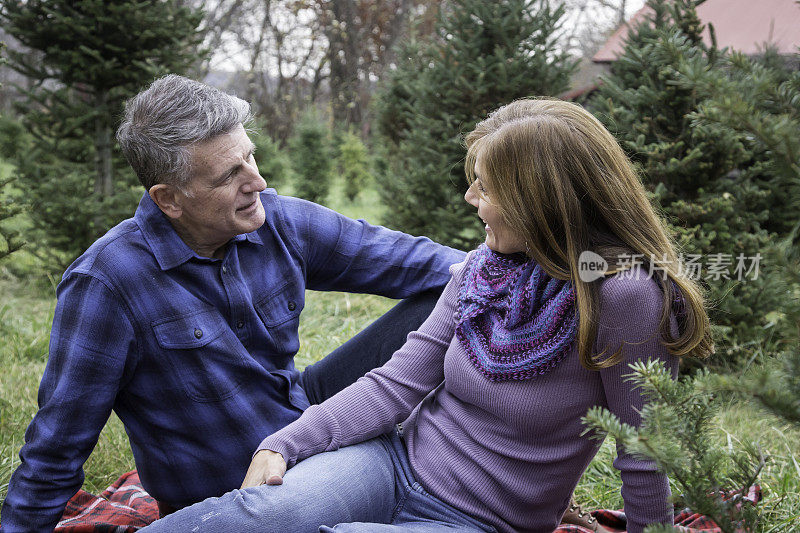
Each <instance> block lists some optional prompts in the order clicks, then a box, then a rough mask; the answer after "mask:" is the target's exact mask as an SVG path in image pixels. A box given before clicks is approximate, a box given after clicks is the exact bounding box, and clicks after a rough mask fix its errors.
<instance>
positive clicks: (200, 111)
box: [117, 74, 252, 190]
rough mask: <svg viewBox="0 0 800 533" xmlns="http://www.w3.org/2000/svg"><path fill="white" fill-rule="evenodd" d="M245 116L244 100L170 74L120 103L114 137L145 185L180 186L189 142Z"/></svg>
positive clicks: (245, 119) (222, 130)
mask: <svg viewBox="0 0 800 533" xmlns="http://www.w3.org/2000/svg"><path fill="white" fill-rule="evenodd" d="M251 119H252V115H251V114H250V104H248V103H247V102H245V101H244V100H242V99H240V98H237V97H235V96H231V95H229V94H225V93H224V92H222V91H220V90H219V89H215V88H214V87H211V86H210V85H206V84H205V83H200V82H197V81H194V80H190V79H188V78H184V77H183V76H177V75H175V74H170V75H168V76H164V77H163V78H159V79H157V80H155V81H154V82H153V83H152V84H151V85H150V87H148V88H147V89H145V90H143V91H142V92H140V93H139V94H137V95H136V96H134V97H133V98H131V99H130V100H128V101H127V102H126V103H125V118H124V120H123V121H122V124H121V125H120V127H119V129H118V130H117V140H118V141H119V145H120V148H121V149H122V153H123V154H124V155H125V158H126V159H127V160H128V163H130V165H131V167H133V170H134V172H136V175H137V176H138V177H139V181H140V182H141V183H142V185H144V187H145V189H148V190H149V189H150V187H152V186H153V185H156V184H158V183H168V184H171V185H175V186H177V187H181V188H183V186H184V185H186V184H187V183H188V181H189V178H190V174H191V151H190V148H191V146H192V145H194V144H197V143H200V142H203V141H206V140H208V139H211V138H213V137H216V136H218V135H223V134H225V133H228V132H230V131H231V130H233V129H234V128H235V127H236V126H237V125H239V124H243V125H245V126H246V125H247V124H248V123H249V122H250V120H251Z"/></svg>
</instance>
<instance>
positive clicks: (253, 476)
mask: <svg viewBox="0 0 800 533" xmlns="http://www.w3.org/2000/svg"><path fill="white" fill-rule="evenodd" d="M285 473H286V461H284V460H283V455H281V454H279V453H278V452H273V451H272V450H259V451H258V452H257V453H256V454H255V455H254V456H253V460H252V461H250V467H249V468H248V469H247V474H246V475H245V476H244V481H242V487H241V488H243V489H246V488H247V487H257V486H259V485H280V484H282V483H283V475H284V474H285Z"/></svg>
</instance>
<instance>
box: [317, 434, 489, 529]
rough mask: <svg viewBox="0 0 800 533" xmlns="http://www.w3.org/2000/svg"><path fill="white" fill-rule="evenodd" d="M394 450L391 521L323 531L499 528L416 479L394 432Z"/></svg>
mask: <svg viewBox="0 0 800 533" xmlns="http://www.w3.org/2000/svg"><path fill="white" fill-rule="evenodd" d="M391 446H392V449H391V452H392V455H393V456H394V458H395V460H394V463H395V468H396V469H397V472H396V476H397V483H398V486H399V487H398V491H399V492H401V493H402V494H401V496H400V498H399V500H398V505H397V507H396V509H395V511H394V513H393V514H392V517H391V522H381V523H374V522H373V523H370V521H366V520H364V521H358V522H349V523H339V524H336V525H335V526H334V527H332V528H331V527H329V526H327V525H325V526H321V527H320V528H319V530H320V532H321V533H373V532H374V533H400V532H406V531H408V532H414V533H433V532H441V531H443V530H450V531H460V532H467V533H491V532H496V531H497V530H496V529H495V528H494V527H493V526H490V525H488V524H484V523H482V522H480V521H478V520H476V519H475V518H473V517H471V516H469V515H467V514H466V513H464V512H462V511H460V510H459V509H456V508H455V507H452V506H451V505H449V504H447V503H445V502H443V501H441V500H440V499H439V498H436V497H435V496H433V495H432V494H430V493H428V492H427V491H426V490H425V489H424V488H423V487H422V486H421V485H420V484H419V483H418V482H417V481H416V480H415V479H414V474H413V471H412V469H411V464H410V463H409V460H408V452H407V451H406V449H405V445H404V444H403V441H402V439H401V437H400V436H399V435H398V434H393V435H392V438H391Z"/></svg>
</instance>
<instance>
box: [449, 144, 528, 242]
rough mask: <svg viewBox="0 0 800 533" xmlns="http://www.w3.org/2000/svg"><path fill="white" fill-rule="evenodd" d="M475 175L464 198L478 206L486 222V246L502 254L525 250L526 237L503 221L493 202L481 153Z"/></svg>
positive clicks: (477, 159)
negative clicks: (518, 233)
mask: <svg viewBox="0 0 800 533" xmlns="http://www.w3.org/2000/svg"><path fill="white" fill-rule="evenodd" d="M475 177H476V179H475V181H474V182H473V183H472V185H471V186H470V188H469V189H467V194H465V195H464V199H465V200H466V201H467V203H469V204H472V205H474V206H475V207H477V208H478V216H479V217H480V218H481V220H483V222H484V224H486V228H485V229H486V241H485V242H486V246H488V247H489V248H491V249H492V250H494V251H495V252H499V253H501V254H513V253H515V252H524V251H525V248H526V246H525V239H523V238H522V237H521V236H519V235H517V234H516V233H515V232H514V231H513V230H512V229H511V228H510V227H509V226H508V225H507V224H506V223H505V222H503V220H502V218H501V217H500V212H499V211H498V209H497V206H496V205H494V204H493V203H492V191H491V190H489V189H487V186H486V181H484V180H486V174H485V173H484V170H483V167H482V165H481V157H480V155H478V157H477V158H476V160H475ZM481 178H483V179H481Z"/></svg>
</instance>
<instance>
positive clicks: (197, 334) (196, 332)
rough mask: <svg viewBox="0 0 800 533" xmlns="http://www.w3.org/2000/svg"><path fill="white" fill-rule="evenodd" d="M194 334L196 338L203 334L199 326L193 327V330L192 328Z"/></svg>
mask: <svg viewBox="0 0 800 533" xmlns="http://www.w3.org/2000/svg"><path fill="white" fill-rule="evenodd" d="M194 336H195V337H197V338H198V339H199V338H200V337H202V336H203V330H202V329H200V328H197V329H195V330H194Z"/></svg>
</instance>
